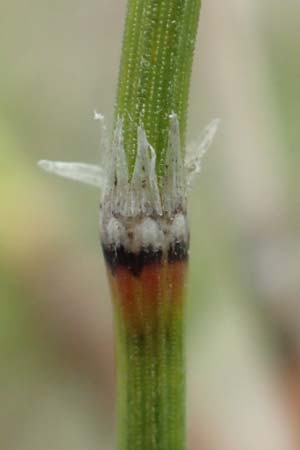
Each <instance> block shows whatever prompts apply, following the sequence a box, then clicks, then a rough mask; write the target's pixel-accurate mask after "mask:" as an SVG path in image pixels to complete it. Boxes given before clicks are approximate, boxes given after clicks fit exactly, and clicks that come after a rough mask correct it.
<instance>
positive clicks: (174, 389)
mask: <svg viewBox="0 0 300 450" xmlns="http://www.w3.org/2000/svg"><path fill="white" fill-rule="evenodd" d="M200 3H201V2H200V0H128V7H127V17H126V24H125V32H124V40H123V49H122V55H121V64H120V72H119V84H118V90H117V101H116V108H115V117H114V123H113V131H112V136H111V137H110V136H109V135H108V133H107V129H106V125H105V122H104V117H103V116H102V115H101V114H99V113H97V112H95V119H98V120H99V121H100V124H101V164H100V165H90V164H84V163H70V162H54V161H44V160H43V161H40V162H39V165H40V166H41V167H42V168H44V169H45V170H47V171H49V172H53V173H56V174H58V175H61V176H63V177H66V178H71V179H74V180H78V181H81V182H84V183H87V184H91V185H95V186H97V187H99V188H101V192H102V195H101V204H100V235H101V244H102V249H103V254H104V258H105V261H106V266H107V273H108V279H109V284H110V288H111V295H112V300H113V305H114V313H115V329H116V361H117V402H118V433H117V437H118V450H156V449H157V450H159V449H160V450H184V448H185V361H184V360H185V358H184V317H185V314H184V311H185V284H186V272H187V260H188V251H189V241H190V238H189V229H188V223H187V192H188V190H189V188H190V187H191V185H192V182H193V180H194V177H195V175H196V174H197V173H198V172H200V169H201V158H202V156H203V155H204V153H205V152H206V150H207V149H208V147H209V145H210V144H211V142H212V140H213V137H214V135H215V133H216V130H217V128H218V123H219V121H218V120H217V119H216V120H214V121H212V122H211V124H210V125H209V126H208V127H207V128H206V129H205V130H204V132H203V133H202V135H201V138H200V139H198V140H197V141H195V142H194V143H193V144H192V145H190V146H187V151H186V152H185V135H186V119H187V106H188V92H189V85H190V75H191V67H192V60H193V52H194V46H195V38H196V33H197V26H198V19H199V11H200Z"/></svg>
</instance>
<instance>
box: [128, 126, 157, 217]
mask: <svg viewBox="0 0 300 450" xmlns="http://www.w3.org/2000/svg"><path fill="white" fill-rule="evenodd" d="M155 160H156V155H155V151H154V149H153V148H151V147H150V145H149V142H148V140H147V137H146V133H145V131H144V129H143V128H142V127H138V146H137V155H136V160H135V166H134V171H133V175H132V180H131V205H130V209H131V215H132V216H137V215H139V214H146V215H150V214H153V213H156V214H161V204H160V196H159V190H158V184H157V177H156V171H155Z"/></svg>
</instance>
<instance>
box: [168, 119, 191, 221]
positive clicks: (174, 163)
mask: <svg viewBox="0 0 300 450" xmlns="http://www.w3.org/2000/svg"><path fill="white" fill-rule="evenodd" d="M181 151H182V150H181V143H180V130H179V122H178V118H177V115H176V114H171V116H170V132H169V142H168V147H167V152H166V160H165V175H164V178H163V186H162V203H163V209H164V211H165V212H166V213H167V214H168V215H169V216H170V217H171V216H172V215H173V214H174V213H175V212H176V211H178V210H185V208H186V192H185V176H184V167H183V162H182V156H181Z"/></svg>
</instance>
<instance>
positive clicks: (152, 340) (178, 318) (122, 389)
mask: <svg viewBox="0 0 300 450" xmlns="http://www.w3.org/2000/svg"><path fill="white" fill-rule="evenodd" d="M183 320H184V319H183V314H182V312H180V313H178V312H177V314H175V315H174V316H173V317H172V318H169V320H168V323H167V322H162V323H161V324H156V325H155V326H154V327H151V326H149V327H147V326H146V327H145V328H144V329H143V330H141V329H139V330H132V329H129V330H128V329H127V328H126V327H124V324H123V322H122V321H121V322H119V324H118V326H117V342H118V343H117V362H118V364H117V373H118V394H119V395H118V440H119V442H118V450H153V449H155V450H183V449H184V448H185V370H184V368H185V362H184V346H183V341H184V326H183ZM163 323H164V324H163Z"/></svg>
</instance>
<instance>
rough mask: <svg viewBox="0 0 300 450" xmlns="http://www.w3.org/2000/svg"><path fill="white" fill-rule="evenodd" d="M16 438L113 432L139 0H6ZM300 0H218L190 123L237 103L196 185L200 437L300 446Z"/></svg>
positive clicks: (203, 28)
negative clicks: (108, 203)
mask: <svg viewBox="0 0 300 450" xmlns="http://www.w3.org/2000/svg"><path fill="white" fill-rule="evenodd" d="M0 10H1V14H0V61H1V70H0V169H1V178H0V449H1V450H52V449H55V450H77V449H78V450H79V449H80V450H82V449H84V450H96V449H105V450H112V449H113V448H114V365H113V332H112V313H111V306H110V299H109V294H108V288H107V281H106V277H105V269H104V265H103V260H102V256H101V252H100V248H99V237H98V204H99V192H97V190H96V189H92V188H89V187H85V186H81V185H78V184H76V183H72V182H69V181H65V180H62V179H58V178H55V177H53V176H50V175H49V174H46V173H43V172H41V171H40V170H39V169H38V167H37V165H36V163H37V161H38V160H39V159H54V160H55V159H56V160H74V161H77V160H78V161H85V162H95V163H96V162H97V161H98V160H99V154H100V153H99V152H100V149H99V127H98V126H97V123H95V122H94V121H93V120H92V117H93V110H94V109H97V110H98V111H101V112H102V113H104V114H105V116H106V118H107V121H108V122H111V118H112V113H113V105H114V98H115V90H116V81H117V73H118V60H119V54H120V46H121V33H122V28H123V20H124V14H125V2H124V1H122V2H121V1H119V0H102V1H101V0H99V1H93V0H91V1H85V2H84V1H80V0H75V1H72V2H71V1H69V0H60V1H57V0H52V1H51V2H50V1H43V0H42V1H36V0H29V1H27V2H20V1H16V0H10V1H8V0H2V1H1V8H0ZM299 17H300V3H299V2H296V1H294V0H286V1H285V2H284V5H283V4H282V2H279V0H265V1H264V2H261V1H258V0H252V1H250V0H228V1H226V2H223V1H220V0H207V1H204V2H203V9H202V16H201V22H200V32H199V36H198V46H197V51H196V55H195V65H194V71H193V79H192V90H191V102H190V121H189V133H188V134H189V139H190V140H193V139H195V138H196V137H197V136H198V135H199V133H200V131H201V129H202V128H203V127H204V126H205V125H206V123H208V122H209V121H210V119H212V118H214V117H220V118H221V119H222V126H221V129H220V132H219V133H218V135H217V138H216V140H215V143H214V145H213V147H212V149H211V150H210V152H209V153H208V155H207V157H206V159H205V163H204V170H203V173H202V176H201V177H200V178H199V180H198V183H197V186H196V188H195V189H194V191H193V192H192V194H191V197H190V204H189V210H190V224H191V230H192V251H191V262H190V284H189V303H188V320H187V358H188V417H189V421H188V424H189V425H188V434H189V450H256V449H257V450H261V449H264V450H286V449H290V450H292V449H295V450H296V449H299V447H300V441H299V423H300V370H299V367H300V364H299V347H300V303H299V302H300V236H299V230H300V228H299V220H300V204H299V188H300V178H299V167H300V154H299V151H298V148H299V146H300V134H299V117H300V87H299V81H300V58H299V55H300V31H299V30H300V27H299Z"/></svg>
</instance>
